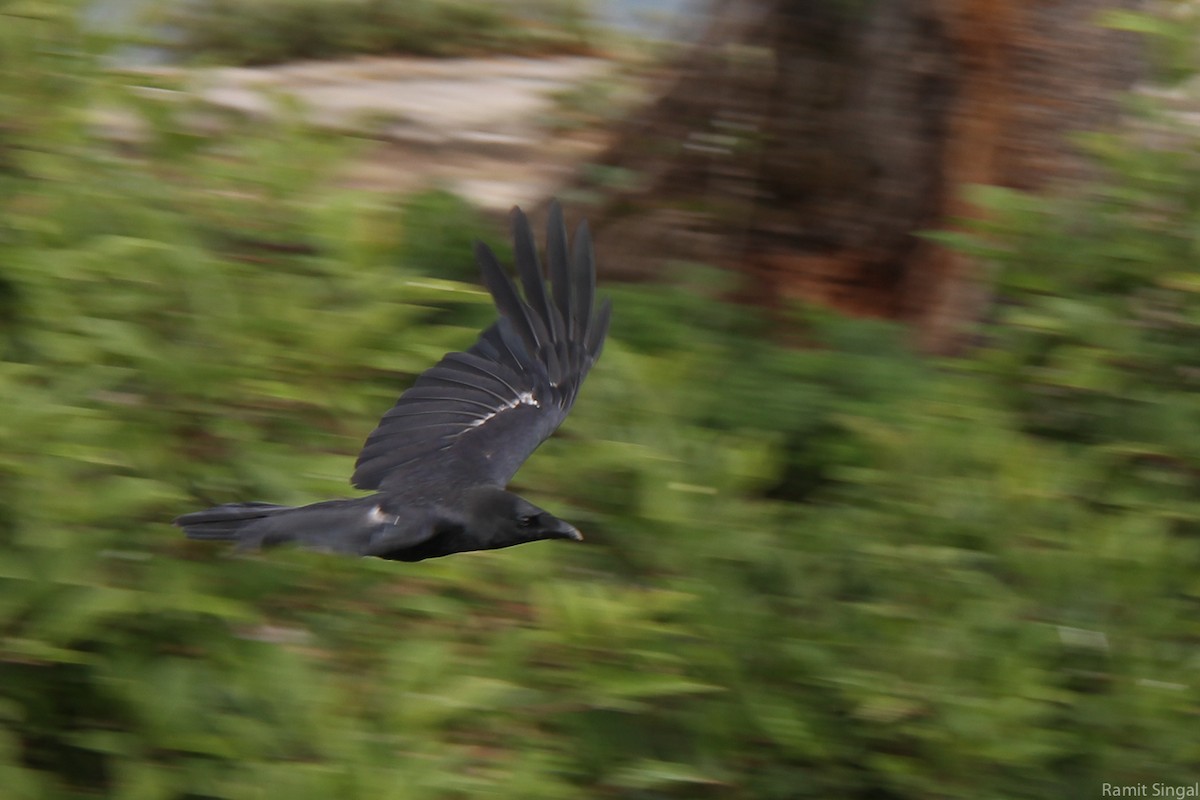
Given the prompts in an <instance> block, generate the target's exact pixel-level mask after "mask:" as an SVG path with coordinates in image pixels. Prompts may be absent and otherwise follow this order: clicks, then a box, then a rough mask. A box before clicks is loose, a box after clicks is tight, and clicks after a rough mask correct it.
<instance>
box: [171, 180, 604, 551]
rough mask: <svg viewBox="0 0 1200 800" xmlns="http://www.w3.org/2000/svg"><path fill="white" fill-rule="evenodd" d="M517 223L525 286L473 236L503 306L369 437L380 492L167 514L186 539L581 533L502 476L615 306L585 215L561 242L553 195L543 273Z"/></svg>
mask: <svg viewBox="0 0 1200 800" xmlns="http://www.w3.org/2000/svg"><path fill="white" fill-rule="evenodd" d="M512 223H513V224H512V228H513V242H514V253H515V260H516V266H517V273H518V275H519V277H520V283H521V287H522V289H523V292H518V291H517V288H516V286H515V285H514V283H513V281H512V280H511V279H510V278H509V277H508V275H507V274H506V273H505V271H504V268H503V267H501V266H500V262H499V261H498V260H497V259H496V256H495V255H494V254H493V253H492V251H491V250H490V249H489V248H488V247H487V245H485V244H483V243H482V242H476V244H475V259H476V261H477V262H478V265H479V269H480V271H481V272H482V274H483V281H484V284H485V285H486V286H487V288H488V291H489V292H490V293H491V295H492V299H493V300H494V302H495V305H496V310H497V311H498V312H499V317H498V318H497V320H496V321H495V323H493V324H492V325H491V326H490V327H488V328H487V329H486V330H484V332H483V333H482V334H480V336H479V339H478V340H477V341H476V342H475V344H474V345H473V346H472V347H471V348H470V349H469V350H467V351H466V352H463V353H448V354H447V355H446V356H444V357H443V358H442V360H441V361H440V362H438V363H437V364H436V365H435V366H434V367H432V368H431V369H429V370H426V371H425V372H424V373H423V374H422V375H421V376H420V377H418V378H417V380H416V382H415V383H414V384H413V385H412V386H411V387H410V388H409V389H408V390H406V391H405V392H404V393H403V394H401V395H400V399H399V400H397V401H396V404H395V406H393V407H392V409H391V410H390V411H388V412H387V413H386V414H384V415H383V419H381V420H380V422H379V425H378V426H376V428H375V430H374V432H372V433H371V435H370V436H368V437H367V441H366V444H365V445H364V446H363V449H362V452H361V453H360V454H359V456H358V461H357V463H356V464H355V469H354V476H353V477H352V478H351V483H352V484H353V485H354V486H355V487H357V488H359V489H364V490H370V491H373V492H374V494H371V495H368V496H366V497H358V498H352V499H341V500H328V501H325V502H321V503H314V504H312V505H308V506H300V507H289V506H281V505H274V504H271V503H260V502H252V503H230V504H226V505H221V506H217V507H215V508H209V509H207V510H204V511H197V512H194V513H191V514H184V515H183V516H181V517H179V518H178V519H176V520H175V521H174V522H175V524H176V525H178V526H179V527H181V528H183V531H184V533H185V534H186V535H187V536H188V537H189V538H191V539H207V540H219V541H232V542H237V545H238V549H257V548H263V547H271V546H274V545H278V544H283V543H286V542H295V543H297V544H299V545H300V546H303V547H307V548H311V549H315V550H323V551H328V552H334V553H344V554H349V555H357V556H376V557H379V558H385V559H391V560H396V561H422V560H424V559H426V558H436V557H439V556H445V555H450V554H452V553H461V552H465V551H470V550H494V549H497V548H501V547H511V546H513V545H518V544H524V543H526V542H534V541H539V540H543V539H572V540H575V541H579V540H581V539H582V538H583V536H582V535H581V534H580V533H579V531H577V530H576V529H575V528H573V527H572V526H571V525H568V524H567V523H566V522H563V521H562V520H560V519H558V518H556V517H554V516H553V515H552V514H550V513H549V512H547V511H544V510H543V509H541V508H538V507H537V506H535V505H533V504H532V503H530V502H529V501H527V500H525V499H523V498H521V497H519V496H517V495H516V494H514V493H512V492H509V491H506V489H505V487H506V486H507V484H508V482H509V480H510V479H511V478H512V476H513V475H514V474H515V473H516V471H517V469H518V468H519V467H520V466H521V464H522V463H524V461H525V459H526V458H528V457H529V455H530V454H531V453H533V451H534V450H536V449H537V447H538V446H539V445H540V444H541V443H542V442H543V441H545V440H546V439H547V438H548V437H549V436H550V434H551V433H553V432H554V431H555V429H557V428H558V426H559V425H560V424H561V423H562V421H563V420H564V419H565V418H566V416H567V413H568V412H569V411H570V410H571V406H572V405H573V404H574V402H575V396H576V395H577V394H578V393H579V387H580V385H581V384H582V383H583V379H584V378H585V377H586V376H587V373H588V371H589V370H590V369H591V367H592V365H593V364H594V363H596V360H597V359H598V358H599V357H600V350H601V348H602V346H603V345H604V339H605V336H606V335H607V333H608V324H609V318H610V314H611V309H612V306H611V303H610V302H609V301H608V300H605V301H604V302H603V303H601V304H600V306H599V307H598V308H596V307H595V298H594V296H595V292H596V264H595V256H594V255H593V252H592V241H591V235H590V233H589V232H588V227H587V222H586V221H585V222H581V223H580V225H579V227H578V228H577V230H576V232H575V237H574V241H573V242H572V243H571V245H570V247H568V242H567V230H566V226H565V225H564V223H563V214H562V209H561V207H560V206H559V205H558V203H557V202H555V203H553V204H552V205H551V207H550V212H549V220H548V224H547V233H546V252H545V259H546V276H547V277H543V272H542V266H541V263H540V261H539V259H538V254H537V246H536V244H535V243H534V236H533V231H532V229H531V228H530V226H529V220H528V219H527V218H526V216H525V214H524V213H522V211H521V209H519V208H514V209H513V210H512ZM547 278H548V280H547ZM547 284H548V285H547ZM522 294H523V296H522Z"/></svg>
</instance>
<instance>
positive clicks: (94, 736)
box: [0, 0, 1200, 800]
mask: <svg viewBox="0 0 1200 800" xmlns="http://www.w3.org/2000/svg"><path fill="white" fill-rule="evenodd" d="M55 7H56V6H55V5H53V4H46V5H45V6H39V4H37V3H30V2H28V1H27V0H26V1H25V2H21V3H3V2H0V59H3V61H2V62H0V63H2V67H3V68H2V69H0V103H2V104H3V110H4V114H3V115H2V117H0V118H2V119H3V120H5V122H4V123H3V125H2V126H0V320H2V327H0V347H2V348H3V350H4V354H5V359H4V361H3V362H2V363H0V396H2V397H4V398H5V405H4V409H5V413H4V414H3V416H2V417H0V436H2V437H3V441H4V446H3V447H2V448H0V773H2V774H3V784H2V785H3V794H4V796H5V797H6V798H13V800H24V799H25V798H39V800H40V799H42V798H79V797H113V798H123V799H127V800H134V799H137V800H141V799H143V798H145V799H151V798H164V799H165V798H171V799H175V798H178V799H180V800H183V799H184V798H188V799H189V800H192V799H199V798H206V799H207V798H231V799H233V798H237V799H238V800H240V799H241V798H247V797H257V798H275V797H280V798H288V800H302V798H314V799H319V800H327V798H334V797H336V798H348V799H350V800H352V799H353V798H360V797H361V798H371V800H379V798H389V799H390V798H403V799H407V798H414V799H416V798H439V799H440V798H474V797H480V796H490V797H510V798H522V800H523V799H524V798H588V797H595V798H600V797H630V798H646V799H650V798H697V797H700V798H704V797H712V798H718V797H719V798H730V797H732V798H755V799H756V800H757V799H758V798H806V797H811V798H821V799H822V800H824V799H825V798H840V797H859V798H866V797H872V798H914V799H915V798H930V797H939V798H971V799H972V800H974V799H975V798H981V797H1004V798H1034V797H1036V798H1062V797H1075V796H1093V795H1094V796H1100V791H1101V789H1100V787H1101V784H1102V783H1105V782H1107V783H1111V784H1117V785H1129V784H1136V783H1147V784H1149V783H1153V782H1159V783H1163V784H1168V785H1182V784H1190V783H1191V782H1193V781H1195V779H1196V773H1195V766H1196V764H1197V763H1200V737H1197V736H1196V735H1195V732H1196V730H1197V724H1198V723H1200V687H1198V683H1200V681H1198V678H1200V676H1198V674H1197V666H1198V662H1197V642H1198V641H1200V627H1198V624H1197V614H1196V609H1197V604H1198V603H1200V579H1198V578H1197V576H1198V575H1200V570H1198V567H1200V535H1198V534H1200V524H1198V523H1200V506H1198V503H1197V499H1196V498H1197V488H1198V486H1197V482H1198V481H1200V394H1198V393H1197V392H1196V381H1197V375H1198V374H1200V373H1197V367H1198V366H1200V365H1198V364H1197V358H1198V355H1197V354H1200V279H1198V278H1197V271H1196V256H1197V253H1196V252H1195V248H1196V245H1195V236H1194V232H1195V230H1196V229H1197V227H1198V225H1200V190H1198V188H1197V187H1200V161H1198V160H1197V156H1196V153H1197V152H1200V151H1197V149H1196V148H1195V146H1194V144H1195V140H1194V138H1192V137H1193V134H1191V133H1190V132H1181V133H1180V135H1181V136H1187V137H1189V138H1188V139H1187V142H1188V143H1189V144H1188V146H1187V147H1179V148H1176V149H1173V150H1171V151H1169V152H1147V151H1145V150H1140V149H1137V148H1136V147H1134V145H1132V144H1131V143H1130V142H1128V141H1123V140H1119V139H1098V140H1096V141H1095V149H1096V152H1097V154H1098V156H1099V157H1101V158H1103V160H1104V161H1105V163H1106V165H1107V166H1108V168H1109V172H1110V174H1111V180H1110V181H1109V182H1108V183H1106V184H1104V185H1102V186H1099V187H1098V188H1097V189H1096V190H1095V191H1094V192H1091V193H1089V194H1087V195H1086V196H1082V197H1078V198H1075V199H1072V200H1070V201H1055V202H1049V201H1035V200H1033V199H1030V198H1028V197H1024V196H1021V195H1013V194H1007V193H998V192H991V193H990V194H988V195H987V198H988V199H989V202H991V203H992V204H993V205H994V206H995V207H996V208H997V210H998V216H997V218H996V221H995V222H993V223H992V224H991V225H990V226H989V227H988V228H987V229H986V230H983V231H981V232H979V234H978V235H977V236H976V237H974V238H971V239H970V240H969V241H964V242H961V244H962V245H963V246H968V247H972V248H976V249H978V250H980V251H982V252H984V253H985V254H986V255H987V256H988V257H989V258H990V259H991V261H992V263H994V264H996V265H997V269H998V270H999V282H1000V292H1001V294H1002V297H1001V302H1000V303H999V305H998V307H999V308H1000V309H1001V311H1000V312H998V313H999V315H1000V316H999V318H998V319H996V320H995V322H994V324H992V325H990V326H989V327H988V329H987V330H986V331H985V338H986V344H984V345H983V346H982V347H981V348H980V349H979V350H978V352H977V353H976V354H975V355H973V356H972V357H971V358H969V359H963V360H958V361H953V362H946V363H931V362H928V361H923V360H921V359H918V358H916V357H914V356H912V355H910V354H909V353H908V352H906V350H905V349H904V348H903V347H901V346H899V345H898V344H897V342H898V341H899V340H900V339H901V338H902V337H901V333H900V332H899V331H897V330H896V329H894V328H892V327H890V326H886V325H882V324H876V323H862V322H851V321H846V320H841V319H837V318H832V317H826V316H824V315H821V314H816V313H812V312H802V316H801V317H800V318H799V320H798V321H799V322H802V323H803V325H804V327H805V329H806V333H807V336H806V338H807V340H808V341H809V342H811V346H806V347H803V348H794V347H785V346H781V345H780V344H777V343H773V342H772V340H771V338H770V336H769V335H768V334H767V332H766V331H763V330H761V329H760V323H759V322H758V320H757V319H756V316H755V315H753V314H751V313H748V312H745V311H743V310H740V309H737V308H734V307H731V306H728V305H725V304H722V303H720V302H717V301H716V300H715V299H713V297H712V296H710V295H715V294H717V289H714V288H710V289H706V286H707V285H708V284H707V283H706V279H705V276H706V275H707V273H704V272H701V271H698V270H695V269H691V268H689V269H687V270H684V271H683V272H684V274H685V275H686V276H687V277H688V282H687V284H686V286H683V285H681V286H664V287H650V286H631V287H622V286H618V287H613V286H606V287H605V289H604V291H605V292H606V293H609V294H612V295H613V296H614V299H615V305H616V315H615V318H614V332H613V339H612V341H611V343H610V346H609V347H608V349H607V351H606V353H605V356H604V359H603V361H602V362H601V364H600V367H599V368H598V369H597V370H596V371H595V372H594V373H593V375H592V376H591V377H590V378H589V381H588V384H587V386H586V388H585V389H584V392H583V397H582V398H581V401H580V403H579V405H578V407H577V408H576V411H575V413H573V415H572V417H571V419H570V420H569V422H568V423H567V425H566V427H565V430H564V431H563V434H562V436H560V437H558V438H555V439H553V440H551V441H550V442H548V443H547V444H546V445H545V446H544V447H543V448H542V449H541V450H540V451H539V452H538V453H537V455H536V456H535V457H534V458H533V459H532V460H531V461H530V463H529V464H528V465H527V466H526V468H525V469H524V470H523V471H522V473H521V474H520V476H519V487H520V489H521V491H522V492H523V493H525V494H527V496H529V497H530V498H531V499H533V500H534V501H536V502H539V503H542V504H544V505H545V506H546V507H548V508H550V509H552V510H553V511H555V512H556V513H561V514H562V515H563V516H564V517H566V518H568V519H570V520H572V521H573V522H578V523H579V526H580V527H581V528H582V529H583V530H584V531H585V533H586V534H587V535H588V536H589V543H588V544H586V545H580V546H571V545H567V544H558V545H555V544H544V545H530V546H527V547H524V548H522V549H520V550H511V551H501V552H496V553H483V554H472V555H465V556H459V557H455V558H451V559H445V560H439V561H430V562H426V563H422V564H419V565H411V566H410V565H402V564H391V563H384V562H376V561H370V560H362V561H359V560H348V559H339V558H329V557H323V556H320V555H316V554H310V553H304V552H298V551H288V550H283V551H276V552H272V553H270V554H269V555H267V556H262V557H259V556H234V555H231V554H229V553H228V552H227V551H225V550H224V549H221V548H212V547H208V546H202V545H200V544H197V543H190V542H186V541H183V540H182V538H181V537H180V536H179V535H178V534H177V532H176V531H175V530H173V529H171V528H170V527H168V526H167V525H166V524H165V520H168V519H170V518H171V517H172V516H174V515H175V514H177V513H180V512H182V511H185V510H190V509H193V508H196V507H198V506H200V505H202V504H204V503H208V502H222V501H232V500H238V499H241V500H245V499H256V498H259V499H269V500H273V501H277V502H294V503H301V502H307V501H312V500H315V499H319V498H326V497H330V496H336V495H338V494H342V493H345V492H348V491H349V489H348V487H346V485H345V478H346V476H347V475H348V474H349V472H350V469H351V464H352V462H353V457H354V454H355V452H356V450H357V448H358V446H359V444H360V442H361V439H362V438H363V437H364V436H365V435H366V433H367V432H368V431H369V430H370V428H371V427H372V426H373V425H374V423H375V421H376V418H377V416H378V415H379V414H380V413H381V412H382V411H383V410H384V409H386V408H387V407H388V406H389V405H390V404H391V403H392V401H393V400H394V397H395V394H396V392H397V390H398V389H399V388H401V387H403V386H404V385H406V384H407V382H408V381H410V380H411V379H412V378H413V376H414V375H416V374H417V373H418V372H420V371H421V370H422V369H424V368H425V367H426V366H428V365H429V364H431V363H433V361H434V360H435V359H436V358H437V357H438V356H439V355H440V354H441V353H442V352H443V351H444V350H446V349H449V348H456V347H463V346H466V345H467V344H469V343H470V341H471V340H472V338H473V336H474V333H475V331H477V330H478V328H479V326H480V325H481V324H482V323H483V322H484V321H486V320H487V319H488V318H489V315H490V313H491V312H490V310H489V308H488V306H487V303H486V298H485V297H484V295H483V294H482V293H481V292H480V291H479V290H478V289H476V288H475V287H474V286H473V285H472V284H470V283H468V282H465V276H464V273H463V272H462V271H461V269H462V265H464V264H466V263H467V262H468V259H469V251H465V250H464V248H463V242H462V241H461V235H462V230H463V229H470V230H477V229H479V227H480V222H479V221H478V220H477V219H474V218H473V217H470V215H469V213H470V212H469V211H468V210H466V209H464V208H463V207H462V206H461V205H459V204H457V203H456V202H455V201H454V200H453V199H452V198H448V197H446V196H444V195H429V196H426V197H423V198H420V199H419V200H418V201H417V202H415V203H413V204H410V205H409V206H408V207H407V208H405V209H404V210H402V211H401V212H399V213H398V212H397V211H396V209H395V208H392V207H390V206H387V205H385V204H382V203H379V202H378V201H373V200H371V199H370V198H366V197H363V196H360V195H356V194H348V193H338V192H332V191H331V190H330V189H329V188H328V182H327V181H326V180H325V176H326V175H327V174H328V172H329V170H331V169H332V168H333V167H334V166H335V165H336V163H337V160H338V158H339V157H340V149H341V148H340V145H339V144H338V142H337V141H335V140H332V139H329V138H325V137H322V136H320V135H318V134H314V133H312V132H309V131H307V130H304V129H302V128H296V127H291V126H288V125H285V124H280V125H276V126H272V127H261V126H260V127H255V128H250V127H238V126H236V125H231V127H229V128H228V129H227V131H226V132H225V133H223V134H222V135H221V136H220V137H219V138H212V137H206V136H199V135H194V134H192V133H190V132H189V131H190V130H191V129H190V128H189V127H188V126H187V125H186V124H185V120H186V115H187V114H188V111H189V110H188V109H187V108H186V107H185V106H182V105H181V106H165V105H162V104H159V103H158V102H157V101H156V100H155V99H154V98H153V97H152V96H151V97H148V96H146V95H145V94H144V93H138V92H131V91H128V90H127V89H125V88H124V87H121V86H118V85H115V84H114V83H113V82H111V81H110V80H109V79H108V78H106V77H105V76H104V75H103V74H101V73H100V72H98V71H97V70H96V69H95V66H94V63H93V58H92V56H91V55H88V54H89V53H90V52H91V51H92V49H93V48H92V45H91V43H90V41H89V40H87V39H85V38H84V37H82V36H81V35H80V34H79V32H78V31H77V30H76V29H75V28H74V26H73V25H72V24H71V23H70V21H69V19H68V18H67V17H66V16H65V15H63V14H59V13H50V12H49V11H47V12H46V13H33V12H34V10H35V9H36V8H43V9H54V8H55ZM99 102H103V103H106V104H110V105H112V106H114V107H121V108H124V109H127V110H129V111H131V112H133V113H136V114H138V115H140V117H141V118H142V119H144V120H145V123H146V126H145V130H146V136H147V137H148V138H147V139H146V141H144V142H143V143H141V144H140V145H139V146H138V148H137V152H136V153H134V154H131V153H130V152H129V150H128V149H127V148H122V147H116V146H110V145H107V144H105V143H103V142H101V141H99V140H97V139H96V138H95V136H94V135H93V133H92V125H91V123H90V117H89V112H90V111H91V110H93V109H94V108H95V107H96V104H97V103H99ZM482 232H483V233H485V234H487V238H489V239H490V240H491V241H493V242H495V243H501V242H502V241H503V233H502V232H501V231H482ZM600 257H601V263H603V253H601V254H600ZM440 262H444V263H445V264H447V265H455V266H453V268H452V270H453V271H447V272H443V273H441V274H438V272H437V271H436V269H435V267H436V265H437V264H438V263H440ZM448 269H451V268H449V267H448ZM447 275H450V276H452V277H446V276H447ZM685 289H686V290H685Z"/></svg>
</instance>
